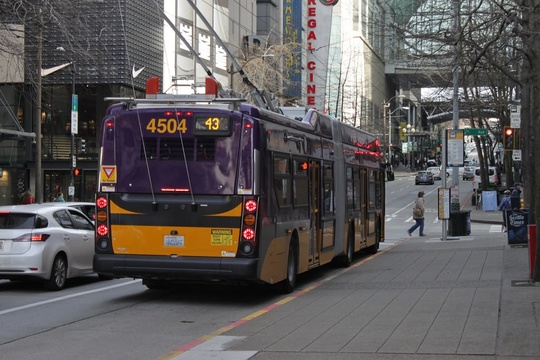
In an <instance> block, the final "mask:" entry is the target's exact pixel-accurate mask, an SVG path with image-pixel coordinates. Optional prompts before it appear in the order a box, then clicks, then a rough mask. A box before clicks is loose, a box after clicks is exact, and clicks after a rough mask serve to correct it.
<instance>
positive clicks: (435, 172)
mask: <svg viewBox="0 0 540 360" xmlns="http://www.w3.org/2000/svg"><path fill="white" fill-rule="evenodd" d="M426 171H429V172H430V173H432V174H433V179H434V180H441V169H439V167H437V166H430V167H428V168H427V169H426Z"/></svg>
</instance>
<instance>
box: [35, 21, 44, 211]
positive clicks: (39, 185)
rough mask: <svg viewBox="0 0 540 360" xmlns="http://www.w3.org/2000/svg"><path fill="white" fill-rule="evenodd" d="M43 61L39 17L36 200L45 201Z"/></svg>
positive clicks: (41, 24)
mask: <svg viewBox="0 0 540 360" xmlns="http://www.w3.org/2000/svg"><path fill="white" fill-rule="evenodd" d="M42 61H43V23H42V21H41V12H40V14H39V18H38V47H37V81H36V119H35V121H36V123H35V127H36V183H35V184H36V185H35V187H36V188H35V191H36V202H37V203H42V202H43V177H42V174H41V92H42V88H41V87H42V84H41V63H42Z"/></svg>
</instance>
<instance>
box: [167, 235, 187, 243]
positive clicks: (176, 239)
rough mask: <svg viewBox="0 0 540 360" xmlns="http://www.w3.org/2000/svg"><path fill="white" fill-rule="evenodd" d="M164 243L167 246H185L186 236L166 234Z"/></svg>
mask: <svg viewBox="0 0 540 360" xmlns="http://www.w3.org/2000/svg"><path fill="white" fill-rule="evenodd" d="M163 244H164V245H165V246H184V237H183V236H181V235H165V237H164V239H163Z"/></svg>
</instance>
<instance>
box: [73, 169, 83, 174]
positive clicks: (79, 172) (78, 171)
mask: <svg viewBox="0 0 540 360" xmlns="http://www.w3.org/2000/svg"><path fill="white" fill-rule="evenodd" d="M79 175H81V169H79V168H75V169H73V176H79Z"/></svg>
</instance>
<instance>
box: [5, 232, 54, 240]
mask: <svg viewBox="0 0 540 360" xmlns="http://www.w3.org/2000/svg"><path fill="white" fill-rule="evenodd" d="M50 237H51V235H50V234H30V233H28V234H24V235H21V236H19V237H16V238H15V239H13V242H31V241H45V240H47V239H48V238H50Z"/></svg>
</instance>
